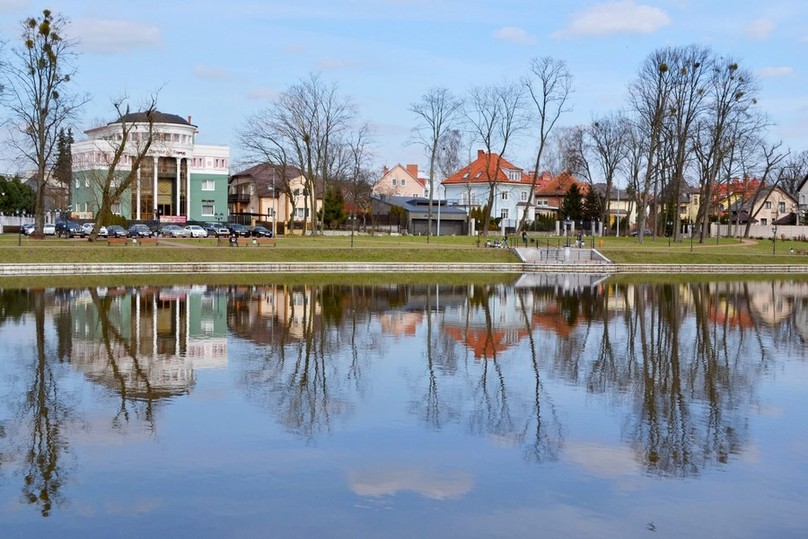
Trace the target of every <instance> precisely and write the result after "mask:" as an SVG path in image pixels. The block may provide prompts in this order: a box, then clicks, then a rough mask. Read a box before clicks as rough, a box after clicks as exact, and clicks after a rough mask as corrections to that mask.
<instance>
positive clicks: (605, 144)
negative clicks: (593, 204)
mask: <svg viewBox="0 0 808 539" xmlns="http://www.w3.org/2000/svg"><path fill="white" fill-rule="evenodd" d="M628 131H629V128H628V125H627V120H626V118H625V117H624V116H623V115H621V114H611V115H608V116H604V117H603V118H601V119H599V120H595V121H594V122H592V125H590V126H589V129H588V135H589V139H590V140H591V148H592V153H593V154H594V159H595V162H596V163H597V164H598V168H599V169H600V172H601V174H603V180H604V182H605V183H606V199H605V200H604V204H603V207H602V213H601V216H600V220H601V222H602V223H604V224H605V223H608V222H609V221H608V219H609V206H610V202H611V193H612V187H613V186H614V180H615V176H616V174H617V171H618V170H619V169H620V164H621V163H622V162H623V161H624V160H625V159H626V149H627V148H626V146H627V133H628ZM618 189H619V187H618Z"/></svg>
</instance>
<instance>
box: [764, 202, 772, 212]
mask: <svg viewBox="0 0 808 539" xmlns="http://www.w3.org/2000/svg"><path fill="white" fill-rule="evenodd" d="M763 209H764V210H770V209H772V201H771V200H767V201H766V202H764V203H763Z"/></svg>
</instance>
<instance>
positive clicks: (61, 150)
mask: <svg viewBox="0 0 808 539" xmlns="http://www.w3.org/2000/svg"><path fill="white" fill-rule="evenodd" d="M71 144H73V130H72V129H70V128H68V129H67V131H65V130H64V128H62V129H60V130H59V134H58V135H57V137H56V163H55V165H54V167H53V176H54V179H55V180H56V185H57V186H58V187H60V188H61V187H64V188H65V190H66V191H65V192H66V194H67V200H66V201H64V203H62V204H60V205H61V206H67V205H68V204H72V202H73V181H72V180H73V155H72V154H71V153H70V145H71Z"/></svg>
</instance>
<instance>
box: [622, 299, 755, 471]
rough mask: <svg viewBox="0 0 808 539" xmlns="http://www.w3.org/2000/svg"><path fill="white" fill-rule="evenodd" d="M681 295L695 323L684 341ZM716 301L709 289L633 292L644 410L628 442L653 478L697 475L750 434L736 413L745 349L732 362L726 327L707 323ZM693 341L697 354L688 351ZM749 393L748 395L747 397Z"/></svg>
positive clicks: (724, 457) (636, 418) (634, 419)
mask: <svg viewBox="0 0 808 539" xmlns="http://www.w3.org/2000/svg"><path fill="white" fill-rule="evenodd" d="M684 293H687V294H688V295H689V296H690V297H691V299H692V309H693V317H694V322H695V324H694V325H693V326H687V333H683V329H684V323H683V320H684V319H685V317H684V316H683V315H684V313H685V311H686V308H685V305H684V303H683V301H682V295H683V294H684ZM713 301H716V296H715V295H710V294H709V290H708V288H707V286H706V285H691V286H690V287H689V288H684V287H678V286H674V285H663V286H657V287H635V295H634V306H635V310H634V316H633V317H632V319H631V323H632V324H635V325H636V331H632V332H631V333H632V334H633V335H635V338H636V339H639V342H640V344H641V348H642V350H643V355H642V381H641V385H640V387H638V390H639V391H640V399H639V400H638V402H637V405H638V406H639V407H640V409H639V410H638V412H637V413H636V414H635V415H634V416H632V422H633V423H634V426H633V427H632V428H631V438H632V443H633V445H634V446H635V449H636V450H637V452H638V457H639V458H640V460H641V462H642V463H643V465H644V466H645V468H646V470H648V471H649V472H651V473H655V474H660V475H666V476H667V475H673V476H683V477H686V476H690V475H696V474H699V473H700V472H701V470H702V469H703V468H704V466H706V465H708V464H710V463H711V462H712V463H724V462H726V461H727V459H728V455H729V454H730V453H733V452H737V451H739V448H740V445H741V440H742V437H743V432H744V431H745V428H746V427H745V422H744V420H743V418H742V416H741V415H740V414H739V413H738V409H737V402H736V400H737V399H736V394H737V391H738V388H737V386H738V385H742V386H744V385H745V386H748V384H747V382H748V380H745V379H744V377H743V374H744V373H743V371H744V369H745V367H744V362H742V361H738V360H739V359H741V355H740V354H739V353H738V352H739V350H740V349H738V350H736V353H734V354H730V353H729V351H728V349H727V348H726V343H727V341H728V339H727V336H728V331H729V327H728V326H727V325H726V324H719V323H716V322H714V321H713V322H711V321H710V320H709V319H708V317H709V315H710V313H711V312H714V310H712V309H711V306H710V305H709V303H710V302H713ZM693 331H695V339H694V340H693V339H692V338H691V337H690V334H691V332H693ZM688 340H690V341H691V342H692V341H694V345H693V346H692V347H690V346H685V345H686V344H687V343H688ZM716 341H718V342H720V343H723V345H722V346H716V345H715V344H714V343H715V342H716ZM736 342H739V343H740V342H741V340H740V339H736ZM733 356H734V359H732V357H733ZM732 372H735V376H733V375H732V374H731V373H732ZM739 375H740V376H739ZM749 393H751V388H750V387H747V388H746V390H745V391H744V394H747V395H748V394H749Z"/></svg>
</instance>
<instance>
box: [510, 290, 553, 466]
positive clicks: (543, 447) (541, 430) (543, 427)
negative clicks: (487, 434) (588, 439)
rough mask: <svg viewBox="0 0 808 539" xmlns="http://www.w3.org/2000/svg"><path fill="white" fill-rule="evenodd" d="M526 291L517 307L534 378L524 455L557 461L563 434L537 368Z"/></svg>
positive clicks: (520, 297)
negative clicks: (545, 413) (545, 414)
mask: <svg viewBox="0 0 808 539" xmlns="http://www.w3.org/2000/svg"><path fill="white" fill-rule="evenodd" d="M525 295H526V291H521V292H520V293H519V307H520V311H521V313H522V318H523V320H524V323H525V326H526V328H527V330H528V331H527V335H528V342H529V345H530V360H531V363H532V365H533V375H534V376H535V384H534V389H533V391H534V393H533V397H534V399H533V408H532V412H533V414H532V417H530V418H529V421H526V422H525V428H524V433H525V434H524V436H525V437H527V433H528V431H529V430H530V422H531V421H534V422H535V425H534V429H533V440H532V442H531V443H530V444H528V445H527V446H526V448H525V454H526V456H527V458H528V459H529V460H532V461H535V462H546V461H554V460H556V459H558V453H559V451H560V449H561V444H562V443H563V432H562V428H561V422H560V421H559V419H558V414H557V413H556V409H555V405H554V404H553V402H552V400H551V399H550V398H549V397H548V396H547V394H546V393H547V392H546V390H545V389H544V387H543V385H542V381H541V369H540V368H539V361H538V357H537V356H536V342H535V337H534V334H533V331H532V328H531V326H530V324H531V315H532V313H530V312H529V311H528V309H527V305H526V298H525ZM542 398H543V399H544V400H545V401H546V402H547V405H548V406H547V407H548V408H549V412H550V424H549V425H547V424H546V420H545V419H544V418H542Z"/></svg>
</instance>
